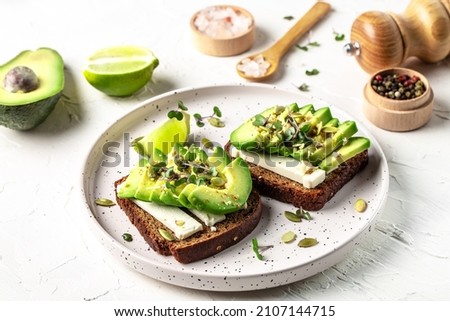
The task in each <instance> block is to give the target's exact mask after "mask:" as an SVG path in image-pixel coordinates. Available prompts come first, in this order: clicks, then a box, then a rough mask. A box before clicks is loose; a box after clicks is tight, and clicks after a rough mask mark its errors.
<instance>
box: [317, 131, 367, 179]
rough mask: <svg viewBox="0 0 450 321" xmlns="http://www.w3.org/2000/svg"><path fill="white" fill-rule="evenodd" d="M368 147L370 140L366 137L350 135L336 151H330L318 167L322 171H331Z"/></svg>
mask: <svg viewBox="0 0 450 321" xmlns="http://www.w3.org/2000/svg"><path fill="white" fill-rule="evenodd" d="M369 147H370V140H369V139H368V138H366V137H351V138H349V139H348V141H347V143H346V144H345V145H343V146H342V147H341V148H339V149H338V150H336V152H334V153H331V154H330V155H329V156H328V157H327V158H325V159H324V160H323V161H322V162H320V164H319V167H320V168H321V169H323V170H324V171H326V172H327V173H328V172H331V171H333V170H335V169H336V168H338V167H339V165H340V164H342V163H343V162H346V161H347V160H349V159H350V158H352V157H355V156H356V155H358V154H359V153H362V152H363V151H365V150H366V149H369Z"/></svg>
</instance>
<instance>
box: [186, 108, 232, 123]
mask: <svg viewBox="0 0 450 321" xmlns="http://www.w3.org/2000/svg"><path fill="white" fill-rule="evenodd" d="M193 117H194V119H195V123H196V124H197V126H198V127H203V126H205V122H204V120H205V119H206V120H208V122H209V124H210V125H211V126H214V127H224V126H225V123H224V122H223V121H222V120H220V119H219V118H220V117H222V112H221V111H220V109H219V107H217V106H214V107H213V113H212V114H211V115H209V116H202V115H200V114H199V113H195V114H194V115H193Z"/></svg>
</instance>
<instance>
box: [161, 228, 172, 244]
mask: <svg viewBox="0 0 450 321" xmlns="http://www.w3.org/2000/svg"><path fill="white" fill-rule="evenodd" d="M158 232H159V234H160V235H161V236H162V237H163V238H164V239H166V240H167V241H174V240H175V237H174V236H173V235H172V234H171V233H169V232H167V231H166V230H165V229H163V228H160V229H158Z"/></svg>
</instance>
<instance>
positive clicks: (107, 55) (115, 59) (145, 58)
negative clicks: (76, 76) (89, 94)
mask: <svg viewBox="0 0 450 321" xmlns="http://www.w3.org/2000/svg"><path fill="white" fill-rule="evenodd" d="M158 65H159V60H158V58H156V57H155V55H154V54H153V52H151V51H150V50H148V49H146V48H143V47H138V46H117V47H111V48H105V49H102V50H99V51H97V52H96V53H94V54H93V55H92V56H90V57H89V59H88V62H87V65H86V67H85V68H84V70H83V75H84V77H85V78H86V80H87V81H88V82H89V83H90V84H91V85H92V86H93V87H95V88H97V89H98V90H100V91H102V92H104V93H105V94H107V95H110V96H130V95H132V94H134V93H135V92H137V91H138V90H140V89H141V88H142V87H144V86H145V85H146V84H147V83H148V82H149V81H150V80H151V78H152V75H153V71H154V69H155V68H156V67H157V66H158Z"/></svg>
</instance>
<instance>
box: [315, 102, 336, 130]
mask: <svg viewBox="0 0 450 321" xmlns="http://www.w3.org/2000/svg"><path fill="white" fill-rule="evenodd" d="M332 118H333V116H332V115H331V111H330V107H322V108H320V109H317V110H316V111H315V112H314V114H313V117H311V119H310V120H309V124H310V132H314V130H315V128H316V127H317V126H319V124H321V125H320V126H323V125H325V124H326V123H328V122H329V121H330V120H331V119H332Z"/></svg>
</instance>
